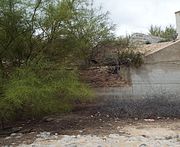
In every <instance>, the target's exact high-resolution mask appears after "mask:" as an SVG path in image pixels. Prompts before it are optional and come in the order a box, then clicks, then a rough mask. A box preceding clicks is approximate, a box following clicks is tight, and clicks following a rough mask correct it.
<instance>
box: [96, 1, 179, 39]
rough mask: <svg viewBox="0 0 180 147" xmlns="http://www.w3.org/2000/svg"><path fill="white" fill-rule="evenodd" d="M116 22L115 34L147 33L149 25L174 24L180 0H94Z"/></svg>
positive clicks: (163, 25)
mask: <svg viewBox="0 0 180 147" xmlns="http://www.w3.org/2000/svg"><path fill="white" fill-rule="evenodd" d="M95 3H97V4H98V5H101V6H102V7H103V9H104V10H105V11H109V12H110V18H111V19H112V21H113V23H114V24H116V34H117V35H126V34H131V33H135V32H139V33H147V32H148V28H149V27H150V25H158V26H162V27H165V26H167V25H170V24H172V25H173V26H174V27H175V26H176V25H175V24H176V20H175V12H176V11H179V10H180V0H95Z"/></svg>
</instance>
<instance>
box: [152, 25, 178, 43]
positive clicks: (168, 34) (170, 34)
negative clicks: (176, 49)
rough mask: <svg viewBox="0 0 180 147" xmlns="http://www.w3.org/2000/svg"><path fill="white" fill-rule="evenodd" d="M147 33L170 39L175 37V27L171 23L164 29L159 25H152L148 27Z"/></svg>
mask: <svg viewBox="0 0 180 147" xmlns="http://www.w3.org/2000/svg"><path fill="white" fill-rule="evenodd" d="M149 33H150V34H151V35H153V36H158V37H161V38H164V39H165V41H172V40H175V39H176V37H177V32H176V29H175V28H174V27H173V26H172V25H170V26H167V27H166V28H165V29H164V30H163V29H162V28H161V27H159V26H153V25H152V26H151V27H150V29H149Z"/></svg>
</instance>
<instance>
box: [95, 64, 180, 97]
mask: <svg viewBox="0 0 180 147" xmlns="http://www.w3.org/2000/svg"><path fill="white" fill-rule="evenodd" d="M131 81H132V85H130V86H127V87H117V88H99V89H97V93H98V94H99V95H101V96H102V95H103V96H106V97H108V96H113V97H137V98H139V96H141V97H142V96H146V95H156V94H160V93H161V94H162V93H164V94H176V95H180V90H179V89H180V62H176V63H166V62H164V63H158V64H145V65H143V66H142V67H141V68H139V69H131Z"/></svg>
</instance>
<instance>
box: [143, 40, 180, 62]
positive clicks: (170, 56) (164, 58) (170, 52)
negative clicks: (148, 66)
mask: <svg viewBox="0 0 180 147" xmlns="http://www.w3.org/2000/svg"><path fill="white" fill-rule="evenodd" d="M178 61H180V40H178V41H176V42H174V43H172V44H171V45H169V46H166V47H165V48H163V49H160V50H158V51H156V52H152V53H150V54H148V55H147V56H146V57H145V63H158V62H175V63H176V62H178Z"/></svg>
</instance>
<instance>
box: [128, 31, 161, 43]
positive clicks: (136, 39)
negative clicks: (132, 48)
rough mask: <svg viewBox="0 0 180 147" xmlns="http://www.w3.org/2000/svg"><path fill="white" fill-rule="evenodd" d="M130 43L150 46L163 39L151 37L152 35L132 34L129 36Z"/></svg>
mask: <svg viewBox="0 0 180 147" xmlns="http://www.w3.org/2000/svg"><path fill="white" fill-rule="evenodd" d="M130 40H131V42H132V43H137V44H152V43H159V42H161V41H163V40H164V39H163V38H160V37H156V36H152V35H146V34H142V33H134V34H132V35H131V38H130Z"/></svg>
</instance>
